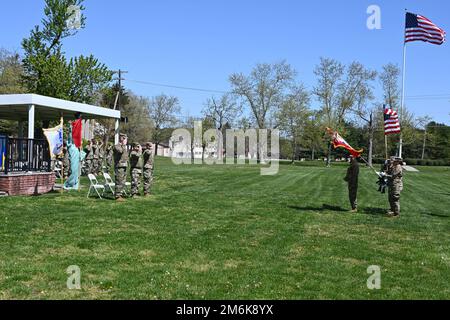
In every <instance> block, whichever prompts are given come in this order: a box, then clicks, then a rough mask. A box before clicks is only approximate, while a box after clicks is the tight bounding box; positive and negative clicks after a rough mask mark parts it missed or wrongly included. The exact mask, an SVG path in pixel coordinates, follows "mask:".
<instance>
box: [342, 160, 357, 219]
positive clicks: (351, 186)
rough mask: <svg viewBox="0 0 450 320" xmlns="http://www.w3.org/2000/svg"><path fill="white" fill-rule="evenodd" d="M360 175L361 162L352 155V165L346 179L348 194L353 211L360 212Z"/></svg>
mask: <svg viewBox="0 0 450 320" xmlns="http://www.w3.org/2000/svg"><path fill="white" fill-rule="evenodd" d="M358 177H359V163H358V160H357V159H356V158H354V157H353V156H352V157H351V161H350V167H349V168H348V169H347V175H346V176H345V178H344V180H345V181H346V182H347V183H348V196H349V200H350V205H351V206H352V210H351V212H353V213H356V212H358V200H357V196H358Z"/></svg>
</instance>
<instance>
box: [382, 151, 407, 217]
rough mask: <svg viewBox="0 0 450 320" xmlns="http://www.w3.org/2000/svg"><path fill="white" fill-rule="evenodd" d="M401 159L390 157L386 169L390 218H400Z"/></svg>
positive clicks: (401, 189)
mask: <svg viewBox="0 0 450 320" xmlns="http://www.w3.org/2000/svg"><path fill="white" fill-rule="evenodd" d="M402 165H403V159H401V158H395V157H392V158H391V161H390V163H389V166H388V168H387V172H386V174H387V178H388V188H389V205H390V206H391V210H390V211H389V212H388V216H390V217H398V216H400V193H401V192H402V191H403V168H402Z"/></svg>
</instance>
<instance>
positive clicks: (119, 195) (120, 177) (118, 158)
mask: <svg viewBox="0 0 450 320" xmlns="http://www.w3.org/2000/svg"><path fill="white" fill-rule="evenodd" d="M127 143H128V137H127V136H126V135H124V134H121V135H120V137H119V144H116V145H115V146H114V169H115V183H116V190H115V195H116V200H117V201H123V196H124V191H125V182H126V179H127V167H128V148H127Z"/></svg>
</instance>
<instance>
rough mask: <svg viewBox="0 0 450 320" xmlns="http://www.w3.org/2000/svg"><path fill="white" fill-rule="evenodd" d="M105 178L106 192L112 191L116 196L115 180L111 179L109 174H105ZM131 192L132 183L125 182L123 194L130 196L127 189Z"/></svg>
mask: <svg viewBox="0 0 450 320" xmlns="http://www.w3.org/2000/svg"><path fill="white" fill-rule="evenodd" d="M103 178H105V190H109V191H111V193H112V194H115V193H116V192H115V190H114V189H115V187H116V184H115V183H114V181H113V179H112V178H111V176H110V175H109V173H107V172H103ZM127 188H128V190H130V189H131V182H125V190H123V192H124V193H125V195H127V196H128V192H127V190H126V189H127Z"/></svg>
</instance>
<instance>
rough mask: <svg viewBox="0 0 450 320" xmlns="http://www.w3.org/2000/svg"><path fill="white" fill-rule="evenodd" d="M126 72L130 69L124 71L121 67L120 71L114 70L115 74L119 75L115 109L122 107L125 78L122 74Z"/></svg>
mask: <svg viewBox="0 0 450 320" xmlns="http://www.w3.org/2000/svg"><path fill="white" fill-rule="evenodd" d="M125 73H128V71H124V70H121V69H119V70H118V71H113V74H117V75H118V79H117V81H118V83H119V91H118V92H117V96H116V101H115V103H114V110H117V109H118V110H119V111H120V109H121V107H122V104H121V102H122V101H121V100H122V99H121V98H122V81H123V80H125V79H124V78H122V75H123V74H125Z"/></svg>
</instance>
